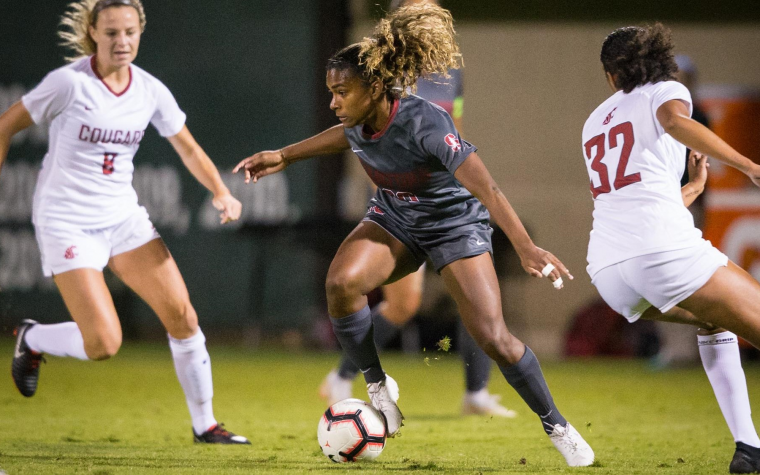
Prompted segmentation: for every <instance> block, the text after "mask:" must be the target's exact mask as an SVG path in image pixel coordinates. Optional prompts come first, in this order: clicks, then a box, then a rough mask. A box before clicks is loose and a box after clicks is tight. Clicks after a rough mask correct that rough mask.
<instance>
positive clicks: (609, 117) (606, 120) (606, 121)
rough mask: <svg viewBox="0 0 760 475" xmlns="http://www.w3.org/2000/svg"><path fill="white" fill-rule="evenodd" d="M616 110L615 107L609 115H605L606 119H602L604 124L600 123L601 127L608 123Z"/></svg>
mask: <svg viewBox="0 0 760 475" xmlns="http://www.w3.org/2000/svg"><path fill="white" fill-rule="evenodd" d="M616 110H617V107H615V108H614V109H612V110H611V111H610V113H609V114H607V118H606V119H604V122H602V125H607V124H609V123H610V121H611V120H612V114H614V113H615V111H616Z"/></svg>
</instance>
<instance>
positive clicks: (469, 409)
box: [319, 0, 517, 418]
mask: <svg viewBox="0 0 760 475" xmlns="http://www.w3.org/2000/svg"><path fill="white" fill-rule="evenodd" d="M418 3H434V4H436V5H438V4H439V2H438V1H436V0H394V1H392V2H391V5H390V10H391V11H393V10H395V9H397V8H399V7H401V6H404V5H414V4H418ZM447 76H448V77H446V76H443V75H435V76H433V77H431V78H428V79H426V78H420V79H419V80H418V81H417V91H416V94H417V95H418V96H420V97H421V98H423V99H425V100H427V101H430V102H432V103H433V104H436V105H438V106H441V107H442V108H443V109H445V110H446V112H448V114H449V115H450V116H451V120H452V121H453V122H454V127H455V128H456V129H457V130H458V131H459V132H460V133H461V131H462V110H463V100H464V98H463V93H464V90H463V89H464V84H463V81H462V70H461V69H451V70H449V71H448V74H447ZM424 279H425V266H424V265H422V266H421V267H420V268H419V270H417V271H416V272H413V273H411V274H409V275H407V276H406V277H404V278H403V279H399V280H398V281H396V282H393V283H392V284H388V285H384V286H383V287H382V293H383V300H382V301H381V302H380V303H379V304H377V305H376V306H375V307H373V308H372V323H373V326H374V333H375V344H376V345H377V347H378V349H380V350H382V349H384V348H385V347H386V346H387V345H388V343H389V342H390V341H391V340H392V339H393V338H394V337H395V336H396V335H397V334H398V332H399V331H400V329H401V328H403V326H404V325H406V323H408V322H409V320H411V319H412V318H413V317H414V316H415V315H416V314H417V311H418V310H419V308H420V304H421V303H422V285H423V282H424ZM457 344H458V347H459V348H458V349H459V355H460V357H461V358H462V365H463V367H464V375H465V393H464V396H463V397H462V414H464V415H468V414H480V415H486V416H498V417H507V418H512V417H516V416H517V413H516V412H515V411H513V410H511V409H507V408H506V407H504V406H503V405H501V404H500V403H499V399H500V396H499V395H497V394H490V393H489V392H488V382H489V381H490V379H491V365H492V362H491V358H489V357H488V355H487V354H485V352H484V351H483V350H482V349H481V348H480V347H479V346H478V345H477V343H475V340H473V339H472V337H471V336H470V334H469V333H467V330H466V329H465V328H464V325H462V324H461V322H460V323H459V325H458V332H457ZM358 374H359V368H357V367H356V365H354V364H353V363H352V362H351V360H350V359H349V358H348V357H347V356H346V355H345V354H344V355H343V356H342V357H341V359H340V363H339V364H338V367H337V368H336V369H334V370H332V371H330V372H329V373H328V374H327V376H326V377H325V379H324V381H322V384H321V385H320V387H319V393H320V396H322V398H323V399H325V400H326V401H327V402H328V404H330V405H332V404H334V403H336V402H338V401H341V400H343V399H348V398H350V397H352V393H353V388H352V387H353V382H354V379H356V377H357V376H358Z"/></svg>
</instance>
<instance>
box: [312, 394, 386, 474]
mask: <svg viewBox="0 0 760 475" xmlns="http://www.w3.org/2000/svg"><path fill="white" fill-rule="evenodd" d="M317 439H319V445H320V447H322V452H323V453H324V454H325V455H327V457H328V458H329V459H330V460H332V461H333V462H336V463H340V462H356V461H358V460H372V459H374V458H377V456H378V455H380V452H382V451H383V448H384V447H385V421H384V420H383V416H382V415H381V414H380V413H379V412H378V411H377V409H375V408H374V407H372V406H371V405H370V404H367V403H366V402H364V401H362V400H361V399H344V400H342V401H339V402H336V403H335V404H333V405H332V406H330V407H328V408H327V410H326V411H325V413H324V414H322V418H321V419H320V420H319V426H318V427H317Z"/></svg>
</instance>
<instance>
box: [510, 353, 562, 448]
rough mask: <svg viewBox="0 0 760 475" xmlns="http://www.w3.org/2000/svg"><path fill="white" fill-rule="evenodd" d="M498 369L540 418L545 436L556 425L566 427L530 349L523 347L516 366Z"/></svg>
mask: <svg viewBox="0 0 760 475" xmlns="http://www.w3.org/2000/svg"><path fill="white" fill-rule="evenodd" d="M499 369H500V370H501V373H502V374H503V375H504V377H505V378H506V379H507V382H508V383H509V384H510V385H511V386H512V387H513V388H514V389H515V391H517V394H519V395H520V397H521V398H523V401H525V403H526V404H528V407H530V408H531V410H532V411H533V412H535V413H536V414H537V415H538V417H540V418H541V421H543V423H544V424H543V425H544V430H545V431H546V433H547V434H551V433H552V429H553V428H554V426H555V425H556V424H560V425H562V426H565V425H567V421H566V420H565V418H564V417H562V414H560V413H559V410H558V409H557V406H555V405H554V398H552V395H551V393H550V392H549V387H548V386H547V385H546V379H544V374H543V373H542V372H541V366H540V365H539V364H538V359H537V358H536V355H535V354H533V351H531V349H530V348H528V347H527V346H525V354H524V355H523V357H522V358H520V361H518V362H517V363H516V364H514V365H512V366H507V367H501V366H499Z"/></svg>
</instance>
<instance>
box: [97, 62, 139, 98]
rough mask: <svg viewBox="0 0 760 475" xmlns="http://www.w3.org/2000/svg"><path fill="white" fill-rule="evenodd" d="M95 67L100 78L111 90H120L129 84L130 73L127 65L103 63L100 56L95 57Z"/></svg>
mask: <svg viewBox="0 0 760 475" xmlns="http://www.w3.org/2000/svg"><path fill="white" fill-rule="evenodd" d="M95 67H96V68H98V70H97V73H98V75H99V76H100V78H101V80H102V81H103V82H104V83H106V85H108V87H109V88H110V89H111V90H112V91H116V92H120V91H123V90H124V89H126V88H127V86H129V82H130V80H131V75H130V72H129V65H126V66H113V65H109V64H106V63H104V62H103V61H102V60H101V58H100V57H97V56H96V57H95Z"/></svg>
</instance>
